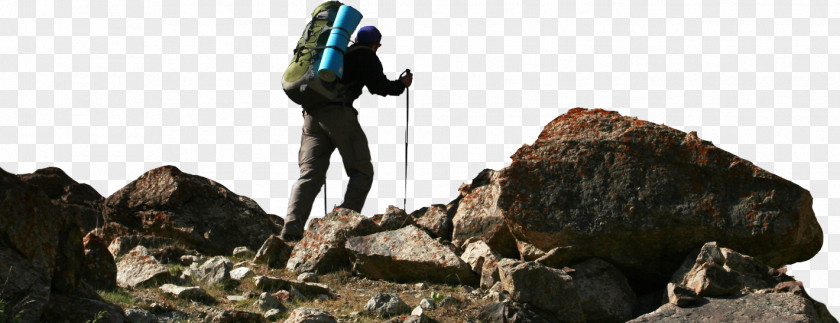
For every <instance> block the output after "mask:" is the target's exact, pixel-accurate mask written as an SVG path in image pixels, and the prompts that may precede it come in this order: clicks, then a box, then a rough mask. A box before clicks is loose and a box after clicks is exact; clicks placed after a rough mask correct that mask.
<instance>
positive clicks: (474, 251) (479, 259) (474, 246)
mask: <svg viewBox="0 0 840 323" xmlns="http://www.w3.org/2000/svg"><path fill="white" fill-rule="evenodd" d="M501 259H502V257H501V256H500V255H498V254H496V253H495V252H493V250H491V249H490V247H489V246H488V245H487V243H486V242H484V241H482V240H478V241H476V242H472V243H469V244H467V247H466V248H464V253H462V254H461V260H463V261H464V262H465V263H467V264H468V265H470V269H472V271H473V272H475V273H476V274H481V273H482V272H483V271H484V263H485V262H491V263H492V264H491V265H490V267H491V268H492V267H495V266H496V263H498V261H499V260H501Z"/></svg>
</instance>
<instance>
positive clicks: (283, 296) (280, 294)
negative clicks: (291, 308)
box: [271, 289, 292, 302]
mask: <svg viewBox="0 0 840 323" xmlns="http://www.w3.org/2000/svg"><path fill="white" fill-rule="evenodd" d="M271 296H274V298H276V299H277V300H279V301H281V302H287V301H289V300H290V299H292V294H291V293H289V291H286V290H282V289H281V290H279V291H277V292H276V293H274V294H271Z"/></svg>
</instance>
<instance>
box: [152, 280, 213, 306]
mask: <svg viewBox="0 0 840 323" xmlns="http://www.w3.org/2000/svg"><path fill="white" fill-rule="evenodd" d="M160 290H161V291H163V292H164V293H167V294H170V295H172V296H175V297H177V298H181V299H186V300H191V301H197V302H211V301H213V297H212V296H210V294H207V291H205V290H204V288H201V286H177V285H173V284H164V285H163V286H160Z"/></svg>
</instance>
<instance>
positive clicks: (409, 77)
mask: <svg viewBox="0 0 840 323" xmlns="http://www.w3.org/2000/svg"><path fill="white" fill-rule="evenodd" d="M400 81H402V83H403V85H405V87H406V88H407V87H409V86H411V82H412V81H414V74H411V72H408V73H406V74H405V75H403V76H400Z"/></svg>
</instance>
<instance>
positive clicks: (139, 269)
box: [117, 246, 172, 288]
mask: <svg viewBox="0 0 840 323" xmlns="http://www.w3.org/2000/svg"><path fill="white" fill-rule="evenodd" d="M170 278H172V276H171V274H170V273H169V269H167V268H166V266H164V265H162V264H161V263H160V262H158V261H157V259H155V257H154V256H153V255H152V253H151V252H149V249H146V247H143V246H137V247H136V248H134V249H132V250H131V252H129V253H128V254H126V255H125V256H123V257H122V258H120V261H119V262H117V285H119V286H120V287H123V288H129V287H136V286H148V285H155V284H161V283H163V282H166V281H168V280H169V279H170Z"/></svg>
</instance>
